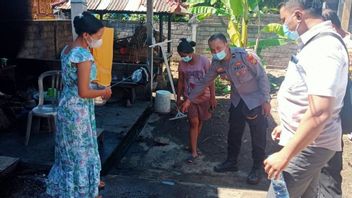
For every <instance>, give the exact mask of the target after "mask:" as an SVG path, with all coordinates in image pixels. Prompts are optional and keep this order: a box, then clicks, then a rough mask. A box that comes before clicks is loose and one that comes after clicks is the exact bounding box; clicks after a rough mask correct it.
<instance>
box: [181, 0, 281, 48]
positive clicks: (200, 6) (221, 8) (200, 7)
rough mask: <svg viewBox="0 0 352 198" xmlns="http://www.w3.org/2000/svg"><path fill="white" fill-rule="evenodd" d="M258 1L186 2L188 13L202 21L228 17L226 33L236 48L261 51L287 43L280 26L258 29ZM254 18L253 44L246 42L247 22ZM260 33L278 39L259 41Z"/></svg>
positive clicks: (271, 25)
mask: <svg viewBox="0 0 352 198" xmlns="http://www.w3.org/2000/svg"><path fill="white" fill-rule="evenodd" d="M259 1H260V0H187V3H188V5H189V11H190V12H191V13H193V14H196V15H197V19H198V20H200V21H201V20H204V19H205V18H207V17H210V16H212V15H217V16H226V17H228V19H229V20H228V26H227V33H228V35H229V37H230V40H231V44H232V45H235V46H237V47H253V48H255V49H259V50H260V49H263V48H265V47H269V46H277V45H283V44H285V43H287V39H286V38H285V37H284V33H283V30H282V26H281V25H280V24H269V25H267V26H265V27H264V28H262V29H260V19H261V16H262V15H263V13H262V12H261V11H260V9H259ZM253 16H255V17H256V18H257V20H258V35H257V39H256V41H255V42H248V21H249V19H250V17H253ZM261 32H268V33H275V34H277V35H278V38H271V39H260V35H261Z"/></svg>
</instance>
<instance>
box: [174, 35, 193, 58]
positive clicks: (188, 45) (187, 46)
mask: <svg viewBox="0 0 352 198" xmlns="http://www.w3.org/2000/svg"><path fill="white" fill-rule="evenodd" d="M194 46H196V42H194V41H187V39H186V38H181V39H180V43H179V44H178V46H177V51H178V52H182V53H186V54H190V53H193V52H194V49H193V47H194Z"/></svg>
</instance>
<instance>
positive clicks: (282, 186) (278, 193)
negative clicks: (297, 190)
mask: <svg viewBox="0 0 352 198" xmlns="http://www.w3.org/2000/svg"><path fill="white" fill-rule="evenodd" d="M271 184H272V185H273V189H274V192H275V197H276V198H289V197H290V195H289V193H288V190H287V186H286V182H285V179H284V177H283V175H282V172H281V173H280V176H279V179H272V180H271Z"/></svg>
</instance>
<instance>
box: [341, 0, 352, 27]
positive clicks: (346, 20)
mask: <svg viewBox="0 0 352 198" xmlns="http://www.w3.org/2000/svg"><path fill="white" fill-rule="evenodd" d="M351 7H352V0H345V3H344V5H343V10H342V17H341V26H342V29H344V30H348V28H349V25H350V16H351Z"/></svg>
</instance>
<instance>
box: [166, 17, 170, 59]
mask: <svg viewBox="0 0 352 198" xmlns="http://www.w3.org/2000/svg"><path fill="white" fill-rule="evenodd" d="M167 39H168V40H171V14H170V13H169V15H168V18H167ZM167 53H168V54H170V53H171V43H167Z"/></svg>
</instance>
